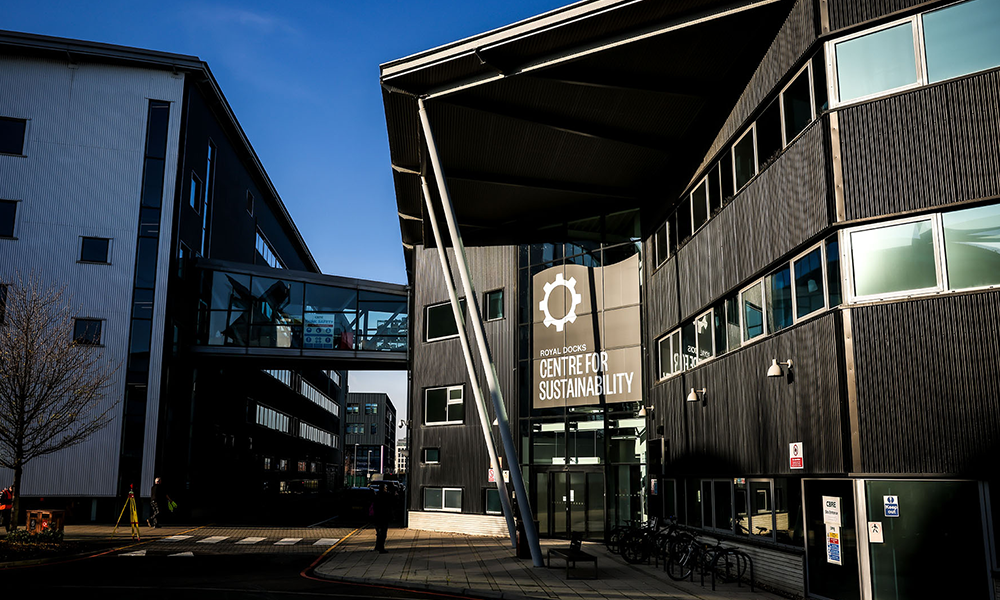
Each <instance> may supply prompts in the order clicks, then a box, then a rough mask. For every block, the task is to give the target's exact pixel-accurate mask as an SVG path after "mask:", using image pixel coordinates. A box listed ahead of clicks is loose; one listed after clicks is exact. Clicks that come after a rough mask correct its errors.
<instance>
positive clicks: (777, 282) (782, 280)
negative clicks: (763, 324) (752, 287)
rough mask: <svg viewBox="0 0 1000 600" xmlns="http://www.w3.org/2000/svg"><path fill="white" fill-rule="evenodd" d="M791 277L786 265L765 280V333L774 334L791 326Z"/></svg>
mask: <svg viewBox="0 0 1000 600" xmlns="http://www.w3.org/2000/svg"><path fill="white" fill-rule="evenodd" d="M791 280H792V276H791V271H790V269H789V268H788V265H785V266H784V267H782V268H780V269H778V270H777V271H775V272H774V273H772V274H771V275H769V276H768V277H767V279H765V282H766V283H767V293H766V296H767V331H768V333H775V332H777V331H781V330H782V329H784V328H786V327H788V326H790V325H791V324H792V281H791Z"/></svg>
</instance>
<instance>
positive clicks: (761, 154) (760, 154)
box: [754, 100, 782, 171]
mask: <svg viewBox="0 0 1000 600" xmlns="http://www.w3.org/2000/svg"><path fill="white" fill-rule="evenodd" d="M754 135H756V136H757V165H758V166H757V170H758V171H759V170H760V169H763V168H764V167H765V166H767V164H768V163H770V162H771V160H772V159H774V157H775V156H777V155H778V153H779V152H781V148H782V143H781V142H782V134H781V103H780V102H779V101H778V100H774V101H773V102H771V104H770V105H769V106H768V107H767V108H766V109H764V112H763V113H762V114H761V115H760V117H758V118H757V123H756V124H755V125H754Z"/></svg>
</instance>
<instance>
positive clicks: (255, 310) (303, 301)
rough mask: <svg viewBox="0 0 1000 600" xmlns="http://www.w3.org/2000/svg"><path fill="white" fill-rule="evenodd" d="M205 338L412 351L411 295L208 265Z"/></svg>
mask: <svg viewBox="0 0 1000 600" xmlns="http://www.w3.org/2000/svg"><path fill="white" fill-rule="evenodd" d="M200 278H201V279H200V289H199V308H198V344H199V345H202V346H228V347H236V348H293V349H301V350H364V351H385V352H405V351H406V341H407V328H408V326H409V319H408V315H407V298H406V294H405V293H403V294H393V293H385V292H377V291H367V290H364V289H352V288H348V287H338V286H335V285H322V284H317V283H310V282H303V281H295V280H293V279H281V278H275V277H273V276H271V277H265V276H260V275H250V274H245V273H234V272H226V271H215V270H202V271H201V273H200Z"/></svg>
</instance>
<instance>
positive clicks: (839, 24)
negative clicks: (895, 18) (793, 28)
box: [827, 0, 930, 31]
mask: <svg viewBox="0 0 1000 600" xmlns="http://www.w3.org/2000/svg"><path fill="white" fill-rule="evenodd" d="M921 4H930V2H928V0H865V1H864V2H858V1H857V0H827V6H828V7H829V9H828V10H829V11H830V31H837V30H838V29H843V28H845V27H851V26H852V25H857V24H859V23H864V22H865V21H870V20H872V19H877V18H879V17H884V16H885V15H889V14H892V13H894V12H897V11H900V10H906V9H908V8H911V7H914V6H919V5H921Z"/></svg>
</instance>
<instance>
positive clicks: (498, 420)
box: [493, 417, 500, 427]
mask: <svg viewBox="0 0 1000 600" xmlns="http://www.w3.org/2000/svg"><path fill="white" fill-rule="evenodd" d="M499 425H500V417H497V418H495V419H493V426H494V427H497V426H499Z"/></svg>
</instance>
